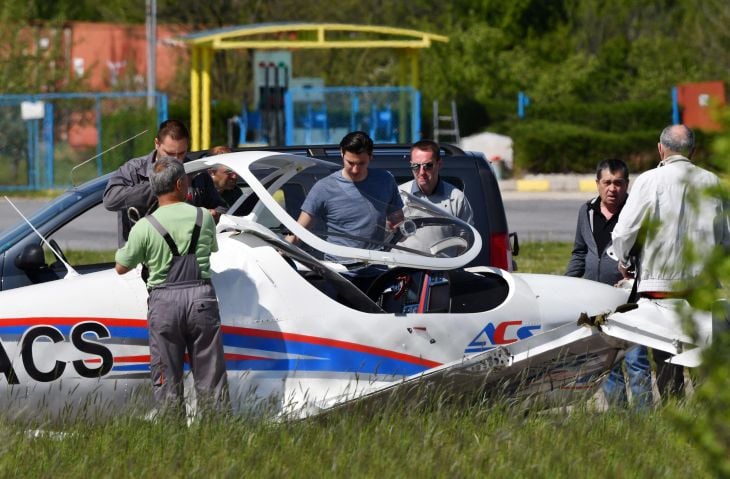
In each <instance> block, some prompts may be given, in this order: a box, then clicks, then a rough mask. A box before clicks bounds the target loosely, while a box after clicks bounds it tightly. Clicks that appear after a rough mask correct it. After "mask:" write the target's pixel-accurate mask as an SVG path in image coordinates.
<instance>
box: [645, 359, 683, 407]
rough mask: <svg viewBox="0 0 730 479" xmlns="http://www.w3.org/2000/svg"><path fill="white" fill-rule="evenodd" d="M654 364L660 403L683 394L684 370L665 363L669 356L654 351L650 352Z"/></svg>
mask: <svg viewBox="0 0 730 479" xmlns="http://www.w3.org/2000/svg"><path fill="white" fill-rule="evenodd" d="M652 355H653V356H654V362H655V363H656V382H657V388H659V395H660V396H661V398H662V401H665V400H667V399H669V398H672V397H674V398H677V397H680V396H681V395H682V394H683V393H684V368H683V367H682V366H678V365H676V364H669V363H667V362H666V361H667V360H668V359H669V358H671V357H672V355H671V354H669V353H665V352H664V351H659V350H658V349H654V350H653V351H652Z"/></svg>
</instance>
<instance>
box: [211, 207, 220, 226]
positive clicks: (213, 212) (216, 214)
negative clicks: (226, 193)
mask: <svg viewBox="0 0 730 479" xmlns="http://www.w3.org/2000/svg"><path fill="white" fill-rule="evenodd" d="M208 211H210V215H211V216H212V217H213V221H215V224H218V220H220V219H221V212H220V211H218V210H208Z"/></svg>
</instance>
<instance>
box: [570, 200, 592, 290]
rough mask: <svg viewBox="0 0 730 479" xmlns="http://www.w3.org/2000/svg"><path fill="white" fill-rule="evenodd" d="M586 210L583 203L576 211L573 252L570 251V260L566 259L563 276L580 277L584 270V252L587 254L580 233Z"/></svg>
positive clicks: (585, 245) (586, 248)
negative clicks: (566, 265)
mask: <svg viewBox="0 0 730 479" xmlns="http://www.w3.org/2000/svg"><path fill="white" fill-rule="evenodd" d="M586 210H587V207H586V206H585V205H583V206H581V208H580V210H579V212H578V221H577V223H576V227H575V241H574V242H573V252H572V253H571V256H570V261H568V269H567V270H566V271H565V276H572V277H575V278H582V277H583V275H584V274H585V272H586V254H588V245H587V244H586V241H585V239H584V238H583V234H582V233H581V226H582V222H583V221H585V216H586V214H587V212H586Z"/></svg>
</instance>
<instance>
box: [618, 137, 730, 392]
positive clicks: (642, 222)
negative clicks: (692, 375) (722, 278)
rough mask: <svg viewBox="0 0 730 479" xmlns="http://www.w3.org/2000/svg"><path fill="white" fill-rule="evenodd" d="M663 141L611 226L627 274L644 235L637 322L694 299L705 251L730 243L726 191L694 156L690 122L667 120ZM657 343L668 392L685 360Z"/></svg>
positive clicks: (678, 387)
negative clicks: (720, 192)
mask: <svg viewBox="0 0 730 479" xmlns="http://www.w3.org/2000/svg"><path fill="white" fill-rule="evenodd" d="M657 148H658V150H659V157H660V159H661V161H660V162H659V165H658V167H657V168H654V169H653V170H649V171H647V172H645V173H644V174H642V175H641V176H639V177H638V178H637V179H636V181H635V182H634V187H633V189H632V191H631V196H630V197H629V199H628V200H627V201H626V205H625V206H624V208H623V211H621V215H620V216H619V219H618V222H617V223H616V227H615V228H614V229H613V234H612V236H613V247H614V251H615V252H616V256H617V258H618V260H619V270H620V271H621V273H622V274H623V275H624V277H626V278H629V277H631V276H632V274H631V273H629V271H630V269H631V265H630V260H629V252H630V251H631V250H632V248H634V247H635V246H637V243H638V242H639V238H640V237H644V240H643V242H641V243H640V244H638V246H640V247H641V254H640V259H639V261H638V265H636V267H637V270H638V278H636V281H638V282H639V283H638V287H637V291H638V293H639V298H640V299H639V301H638V306H639V307H638V308H637V309H634V310H632V311H628V312H626V313H623V314H624V316H625V317H626V318H628V319H629V320H631V319H633V318H636V320H637V322H638V321H641V320H642V318H644V317H646V316H649V315H650V312H651V311H655V310H665V311H666V310H672V311H675V310H677V309H678V308H680V307H688V305H687V303H686V296H687V292H688V291H690V290H691V289H692V288H693V286H694V283H696V280H697V278H698V277H699V276H700V274H701V272H702V268H703V260H704V258H707V257H708V256H709V255H710V254H711V252H712V251H713V250H714V249H715V248H716V247H722V248H723V249H724V250H725V251H728V248H729V247H730V233H728V212H727V210H726V209H725V205H724V204H723V201H722V199H721V198H719V197H716V196H710V195H709V194H708V190H709V189H711V188H713V187H716V186H717V185H718V184H719V182H720V180H719V178H718V177H717V176H716V175H714V174H713V173H710V172H709V171H707V170H704V169H702V168H700V167H699V166H696V165H694V164H693V163H692V162H691V161H690V158H691V157H692V153H693V151H694V133H693V132H692V130H690V129H689V128H688V127H687V126H685V125H670V126H668V127H666V128H665V129H664V130H663V131H662V133H661V136H660V138H659V144H658V145H657ZM642 231H643V233H642V234H641V235H640V232H642ZM609 319H610V317H609ZM653 351H654V352H653V354H654V361H655V362H656V364H657V385H658V386H659V391H660V393H661V395H662V398H666V397H667V396H668V395H673V394H678V393H680V392H681V391H682V390H683V388H684V374H683V370H682V368H681V367H679V366H675V365H672V364H668V363H666V360H667V359H668V358H669V357H670V356H671V355H670V354H669V353H668V352H664V351H660V350H658V349H654V350H653Z"/></svg>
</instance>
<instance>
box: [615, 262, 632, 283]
mask: <svg viewBox="0 0 730 479" xmlns="http://www.w3.org/2000/svg"><path fill="white" fill-rule="evenodd" d="M630 269H631V265H625V264H623V263H622V262H621V261H619V262H618V271H619V273H621V275H622V276H623V277H624V279H631V278H633V277H634V273H633V272H632V271H630Z"/></svg>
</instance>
